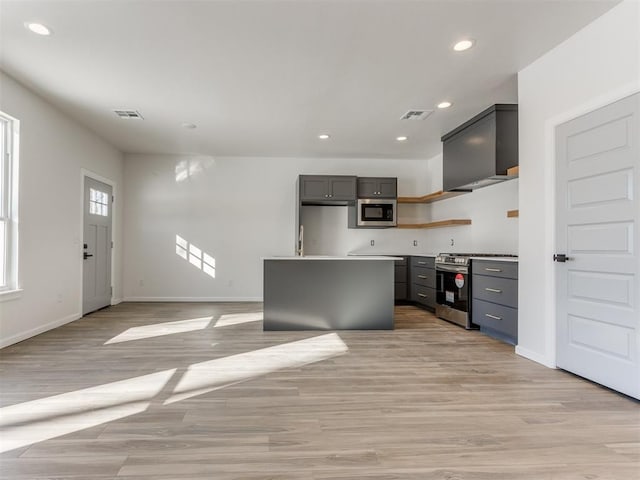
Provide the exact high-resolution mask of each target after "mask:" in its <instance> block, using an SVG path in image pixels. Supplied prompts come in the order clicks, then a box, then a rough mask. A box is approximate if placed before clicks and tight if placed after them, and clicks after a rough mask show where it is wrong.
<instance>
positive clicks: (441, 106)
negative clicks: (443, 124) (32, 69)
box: [438, 102, 451, 108]
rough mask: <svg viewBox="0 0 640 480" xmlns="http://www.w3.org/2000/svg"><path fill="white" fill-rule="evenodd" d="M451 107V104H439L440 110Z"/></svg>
mask: <svg viewBox="0 0 640 480" xmlns="http://www.w3.org/2000/svg"><path fill="white" fill-rule="evenodd" d="M450 106H451V102H440V103H439V104H438V108H449V107H450Z"/></svg>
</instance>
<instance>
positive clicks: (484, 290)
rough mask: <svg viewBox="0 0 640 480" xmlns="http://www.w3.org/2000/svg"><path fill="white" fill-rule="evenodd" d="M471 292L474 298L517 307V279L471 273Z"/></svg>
mask: <svg viewBox="0 0 640 480" xmlns="http://www.w3.org/2000/svg"><path fill="white" fill-rule="evenodd" d="M471 290H472V291H471V294H472V296H473V298H474V299H476V298H477V299H479V300H485V301H487V302H493V303H498V304H500V305H506V306H507V307H513V308H518V281H517V280H513V279H511V278H499V277H487V276H485V275H473V283H472V285H471Z"/></svg>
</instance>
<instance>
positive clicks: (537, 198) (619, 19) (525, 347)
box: [516, 1, 640, 366]
mask: <svg viewBox="0 0 640 480" xmlns="http://www.w3.org/2000/svg"><path fill="white" fill-rule="evenodd" d="M638 25H640V3H638V2H636V1H626V2H623V3H622V4H620V5H618V6H616V7H615V8H613V9H612V10H610V11H609V12H608V13H606V14H605V15H603V16H602V17H600V18H599V19H597V20H596V21H594V22H593V23H591V24H589V25H587V26H586V27H585V28H584V29H583V30H581V31H579V32H577V33H576V34H575V35H574V36H573V37H571V38H569V39H568V40H566V41H565V42H564V43H562V44H561V45H559V46H558V47H556V48H555V49H553V50H551V51H550V52H548V53H547V54H546V55H544V56H543V57H541V58H540V59H538V60H537V61H536V62H534V63H533V64H531V65H529V66H528V67H527V68H525V69H523V70H522V71H521V72H520V73H519V75H518V92H519V100H518V103H519V129H520V132H519V138H520V145H519V149H520V194H519V197H520V198H519V202H520V220H519V223H520V229H519V239H520V240H519V251H520V273H519V277H520V278H519V282H520V283H519V323H518V344H519V345H518V347H517V349H516V351H517V352H518V353H520V354H521V355H523V356H526V357H528V358H531V359H532V360H536V361H538V362H540V363H543V364H546V365H548V366H555V294H554V291H555V286H554V273H555V270H554V264H553V262H552V256H553V253H554V221H555V218H554V201H555V199H554V172H555V167H554V156H553V148H554V143H553V142H554V139H553V131H554V127H555V126H556V125H558V124H560V123H563V122H565V121H567V120H569V119H571V118H574V117H576V116H579V115H581V114H584V113H587V112H588V111H590V110H593V109H595V108H598V107H600V106H603V105H605V104H607V103H610V102H612V101H614V100H617V99H619V98H621V97H623V96H626V95H628V94H630V93H632V92H633V91H638V90H639V89H640V28H638Z"/></svg>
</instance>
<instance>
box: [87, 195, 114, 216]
mask: <svg viewBox="0 0 640 480" xmlns="http://www.w3.org/2000/svg"><path fill="white" fill-rule="evenodd" d="M89 213H90V214H92V215H101V216H103V217H108V216H109V195H107V193H106V192H101V191H100V190H96V189H95V188H89Z"/></svg>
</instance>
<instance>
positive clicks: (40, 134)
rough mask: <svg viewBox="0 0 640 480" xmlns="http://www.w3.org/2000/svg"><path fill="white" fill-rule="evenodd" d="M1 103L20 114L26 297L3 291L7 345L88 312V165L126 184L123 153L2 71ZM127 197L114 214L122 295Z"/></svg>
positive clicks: (1, 315)
mask: <svg viewBox="0 0 640 480" xmlns="http://www.w3.org/2000/svg"><path fill="white" fill-rule="evenodd" d="M0 110H2V111H3V112H5V113H7V114H8V115H11V116H12V117H14V118H17V119H18V120H19V121H20V152H19V153H20V160H19V161H20V186H19V195H20V198H19V283H20V285H19V286H20V288H22V289H23V292H22V293H21V295H20V296H19V297H18V298H14V299H11V300H4V301H3V300H2V299H1V298H0V319H1V321H0V346H6V345H10V344H12V343H15V342H18V341H20V340H23V339H25V338H28V337H30V336H33V335H36V334H38V333H41V332H44V331H46V330H49V329H51V328H55V327H56V326H59V325H62V324H64V323H67V322H70V321H72V320H75V319H77V318H80V316H81V295H82V288H81V286H82V276H81V273H82V243H81V239H82V221H81V212H82V200H81V179H82V176H81V169H83V168H84V169H87V170H90V171H92V172H95V173H97V174H98V175H101V176H102V177H105V178H108V179H110V180H112V181H113V182H114V183H115V187H116V195H117V194H118V191H119V190H120V189H121V185H122V155H121V153H120V152H118V151H117V150H116V149H115V148H113V147H111V146H110V145H109V144H107V143H106V142H104V141H103V140H101V139H100V138H98V137H97V136H96V135H95V134H93V133H92V132H90V131H88V130H86V129H85V128H84V127H83V126H81V125H79V124H77V123H75V122H74V121H72V120H70V119H69V117H67V116H66V115H64V114H62V113H61V112H59V111H58V110H56V109H55V108H53V107H52V106H51V105H50V104H48V103H46V102H45V101H44V100H42V99H41V98H40V97H38V96H36V95H35V94H34V93H32V92H31V91H29V90H27V89H26V88H24V87H23V86H22V85H20V84H18V83H17V82H15V81H14V80H13V79H12V78H10V77H8V76H6V75H4V74H3V73H2V72H0ZM121 207H122V203H121V202H117V204H116V212H115V214H116V215H115V222H114V240H115V244H116V248H115V249H114V265H115V269H114V272H113V279H114V280H113V283H114V295H115V297H118V296H121V281H120V278H121V263H122V262H121V248H120V245H121V244H122V242H121V223H120V219H122V208H121Z"/></svg>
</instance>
